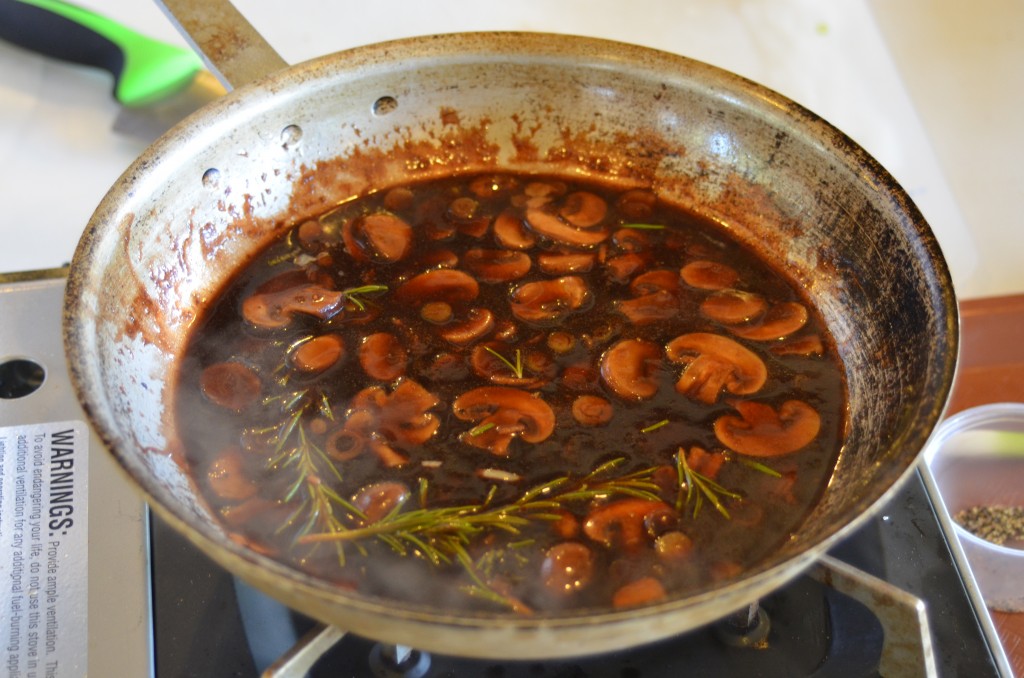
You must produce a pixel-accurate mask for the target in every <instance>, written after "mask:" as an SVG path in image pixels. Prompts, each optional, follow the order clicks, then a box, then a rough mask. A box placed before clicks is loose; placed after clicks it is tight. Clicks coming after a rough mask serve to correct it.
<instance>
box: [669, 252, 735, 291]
mask: <svg viewBox="0 0 1024 678" xmlns="http://www.w3.org/2000/svg"><path fill="white" fill-rule="evenodd" d="M679 275H680V277H681V278H682V279H683V282H685V283H686V284H687V285H689V286H690V287H696V288H697V289H701V290H724V289H727V288H729V287H732V286H733V285H735V284H736V281H738V280H739V279H740V274H739V273H737V272H736V269H734V268H733V267H732V266H727V265H726V264H722V263H719V262H717V261H708V260H706V259H698V260H697V261H691V262H690V263H688V264H687V265H686V266H683V267H682V268H681V269H679Z"/></svg>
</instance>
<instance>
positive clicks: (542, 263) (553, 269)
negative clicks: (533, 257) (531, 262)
mask: <svg viewBox="0 0 1024 678" xmlns="http://www.w3.org/2000/svg"><path fill="white" fill-rule="evenodd" d="M596 260H597V257H596V256H595V255H594V253H593V252H574V253H570V254H542V255H540V256H539V257H537V267H538V268H540V270H541V271H543V272H544V273H547V274H548V275H569V274H571V273H586V272H588V271H589V270H590V269H592V268H593V267H594V262H595V261H596Z"/></svg>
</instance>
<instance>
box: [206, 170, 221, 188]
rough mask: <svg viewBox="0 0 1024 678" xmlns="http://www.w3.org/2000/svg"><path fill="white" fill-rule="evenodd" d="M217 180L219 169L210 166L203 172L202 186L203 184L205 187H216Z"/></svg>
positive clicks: (218, 179) (218, 178) (218, 180)
mask: <svg viewBox="0 0 1024 678" xmlns="http://www.w3.org/2000/svg"><path fill="white" fill-rule="evenodd" d="M219 182H220V170H219V169H217V168H216V167H211V168H210V169H208V170H206V171H205V172H203V186H205V187H206V188H216V186H217V184H218V183H219Z"/></svg>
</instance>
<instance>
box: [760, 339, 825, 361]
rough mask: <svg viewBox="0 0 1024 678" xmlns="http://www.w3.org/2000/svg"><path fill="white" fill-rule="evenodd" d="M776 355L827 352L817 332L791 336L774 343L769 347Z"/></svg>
mask: <svg viewBox="0 0 1024 678" xmlns="http://www.w3.org/2000/svg"><path fill="white" fill-rule="evenodd" d="M769 350H770V351H771V352H772V353H774V354H775V355H801V356H818V355H822V354H824V353H825V345H824V344H823V343H822V341H821V337H820V336H818V335H817V334H809V335H806V336H802V337H790V338H788V339H786V340H785V341H783V342H781V343H778V344H774V345H772V347H771V349H769Z"/></svg>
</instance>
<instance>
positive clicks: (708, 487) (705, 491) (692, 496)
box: [675, 447, 743, 518]
mask: <svg viewBox="0 0 1024 678" xmlns="http://www.w3.org/2000/svg"><path fill="white" fill-rule="evenodd" d="M675 461H676V475H677V476H678V478H679V496H678V497H677V499H676V510H677V511H680V512H682V510H683V508H684V506H690V505H691V504H692V505H693V517H694V518H696V517H697V514H698V513H700V509H701V507H702V506H703V505H704V501H705V500H707V501H708V502H710V503H711V505H712V506H714V507H715V509H716V510H717V511H718V512H719V513H721V514H722V515H723V516H725V517H726V518H731V516H730V515H729V511H728V510H727V509H726V508H725V505H724V504H723V503H722V499H721V498H722V497H723V496H724V497H728V498H730V499H742V497H743V495H741V494H739V493H738V492H733V491H732V490H729V489H726V488H725V487H722V486H721V485H719V484H718V483H717V482H715V481H714V480H712V479H711V478H708V477H707V476H706V475H703V474H701V473H698V472H697V471H694V470H693V469H692V468H690V465H689V464H688V463H686V451H685V450H683V448H681V447H680V448H679V450H678V451H677V452H676V454H675ZM684 488H685V490H686V491H685V492H684V491H683V489H684Z"/></svg>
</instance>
